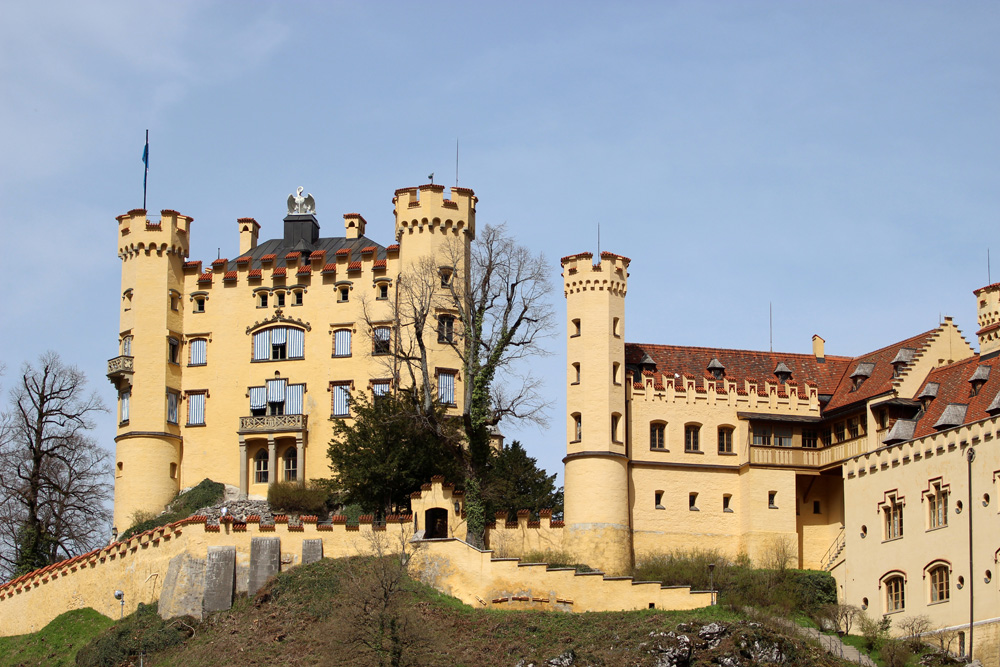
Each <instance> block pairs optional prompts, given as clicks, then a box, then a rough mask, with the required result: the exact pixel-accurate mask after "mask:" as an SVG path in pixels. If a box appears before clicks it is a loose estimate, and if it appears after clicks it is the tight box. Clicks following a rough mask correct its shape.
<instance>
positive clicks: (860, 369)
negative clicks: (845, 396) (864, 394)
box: [851, 361, 875, 391]
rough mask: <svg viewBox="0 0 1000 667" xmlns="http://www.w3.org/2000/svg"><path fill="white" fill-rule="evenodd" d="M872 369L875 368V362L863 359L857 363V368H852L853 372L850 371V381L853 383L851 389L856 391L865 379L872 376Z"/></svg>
mask: <svg viewBox="0 0 1000 667" xmlns="http://www.w3.org/2000/svg"><path fill="white" fill-rule="evenodd" d="M873 370H875V364H873V363H871V362H867V361H863V362H861V363H860V364H858V365H857V368H855V369H854V372H853V373H851V382H853V383H854V386H853V387H852V388H851V391H857V390H858V389H860V388H861V385H863V384H864V383H865V380H867V379H868V378H870V377H871V376H872V371H873Z"/></svg>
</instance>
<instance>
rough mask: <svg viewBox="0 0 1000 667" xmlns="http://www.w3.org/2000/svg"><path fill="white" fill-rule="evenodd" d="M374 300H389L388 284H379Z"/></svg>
mask: <svg viewBox="0 0 1000 667" xmlns="http://www.w3.org/2000/svg"><path fill="white" fill-rule="evenodd" d="M375 298H376V299H388V298H389V283H379V285H378V296H377V297H375Z"/></svg>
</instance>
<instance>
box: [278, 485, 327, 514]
mask: <svg viewBox="0 0 1000 667" xmlns="http://www.w3.org/2000/svg"><path fill="white" fill-rule="evenodd" d="M328 499H329V493H328V492H327V490H326V489H324V488H322V487H319V486H315V485H312V484H310V485H309V486H299V485H298V484H297V483H296V482H276V483H274V484H272V485H271V486H270V487H269V488H268V490H267V502H268V503H269V504H270V505H271V508H272V509H275V510H282V511H284V512H291V513H296V514H319V513H321V512H323V511H325V510H326V501H327V500H328Z"/></svg>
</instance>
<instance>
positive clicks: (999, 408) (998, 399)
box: [986, 391, 1000, 415]
mask: <svg viewBox="0 0 1000 667" xmlns="http://www.w3.org/2000/svg"><path fill="white" fill-rule="evenodd" d="M986 412H988V413H990V414H991V415H993V414H996V413H998V412H1000V391H998V392H997V395H996V396H994V397H993V402H992V403H990V407H988V408H986Z"/></svg>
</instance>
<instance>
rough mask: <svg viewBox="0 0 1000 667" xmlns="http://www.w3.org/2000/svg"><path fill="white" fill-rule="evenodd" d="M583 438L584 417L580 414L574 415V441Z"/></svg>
mask: <svg viewBox="0 0 1000 667" xmlns="http://www.w3.org/2000/svg"><path fill="white" fill-rule="evenodd" d="M581 440H583V418H582V417H581V416H580V415H579V414H575V415H573V442H580V441H581Z"/></svg>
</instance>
